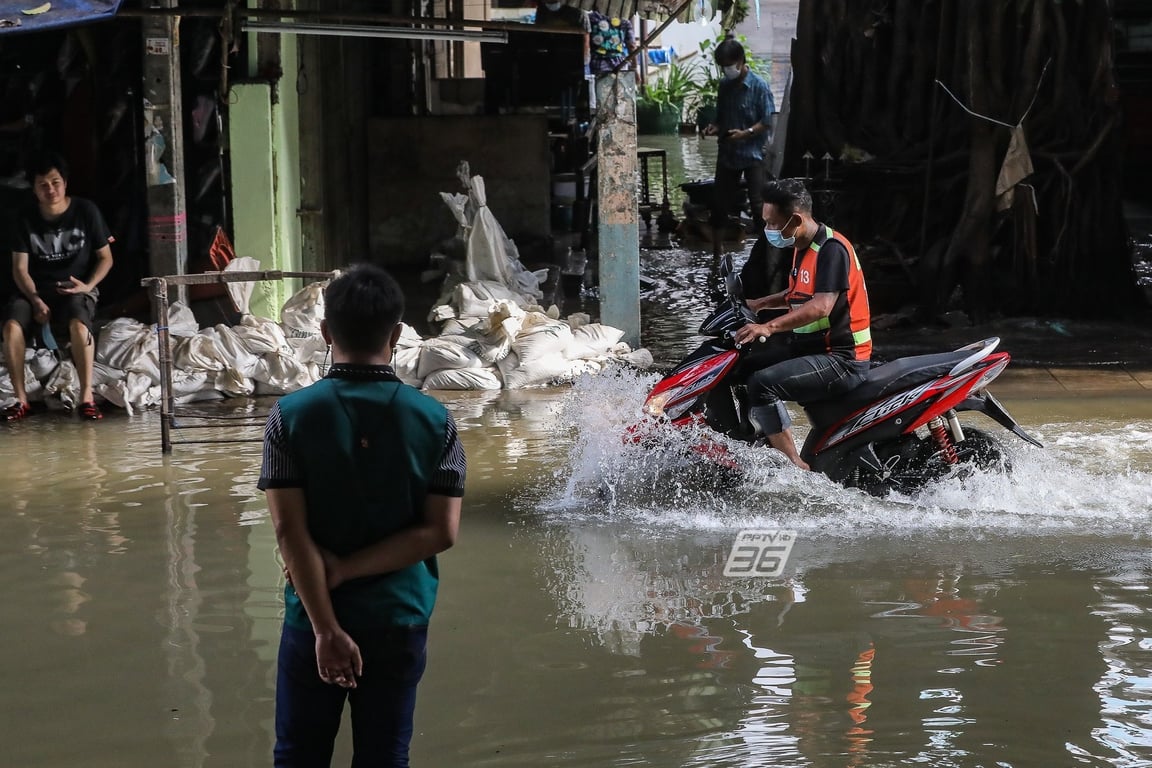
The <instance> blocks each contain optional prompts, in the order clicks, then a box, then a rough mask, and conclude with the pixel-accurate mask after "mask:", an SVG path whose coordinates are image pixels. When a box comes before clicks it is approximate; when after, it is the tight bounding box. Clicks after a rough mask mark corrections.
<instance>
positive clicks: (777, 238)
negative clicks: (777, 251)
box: [764, 225, 796, 248]
mask: <svg viewBox="0 0 1152 768" xmlns="http://www.w3.org/2000/svg"><path fill="white" fill-rule="evenodd" d="M785 226H787V225H785ZM764 237H765V238H767V239H768V245H770V246H772V247H773V248H788V247H790V246H791V245H792V244H793V243H795V242H796V235H792V237H784V230H782V229H765V230H764Z"/></svg>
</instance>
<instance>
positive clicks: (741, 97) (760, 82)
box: [704, 38, 776, 230]
mask: <svg viewBox="0 0 1152 768" xmlns="http://www.w3.org/2000/svg"><path fill="white" fill-rule="evenodd" d="M714 58H715V59H716V66H718V67H720V70H721V72H723V73H724V79H723V80H722V81H721V82H720V85H719V87H718V88H717V93H716V122H715V123H713V124H711V125H709V126H707V127H706V128H705V129H704V135H705V136H716V137H717V147H716V182H715V184H714V185H713V188H712V189H713V192H712V194H713V212H712V219H713V221H712V226H714V227H720V226H723V225H724V223H725V222H726V221H727V220H728V214H729V213H731V212H732V209H733V208H734V207H735V204H736V203H737V202H739V207H740V208H743V207H744V205H745V200H744V199H743V197H742V196H741V195H740V180H741V179H743V180H744V182H745V185H746V186H747V190H748V194H747V203H748V204H749V205H750V213H751V214H752V220H753V222H754V223H755V225H756V230H759V228H760V225H761V221H760V217H759V213H760V211H759V206H758V205H757V203H756V196H757V195H758V194H759V193H760V188H761V187H762V186H764V173H765V171H764V142H765V139H766V136H765V134H767V133H768V131H769V130H770V129H771V127H772V113H773V112H775V111H776V106H775V104H774V102H773V100H772V91H771V89H769V88H768V83H766V82H764V79H763V78H762V77H760V76H759V75H757V74H756V73H755V72H753V71H752V70H751V69H749V68H748V62H747V57H746V56H745V54H744V46H742V45H740V43H738V42H736V40H734V39H732V38H728V39H726V40H723V41H722V42H721V43H720V44H719V45H717V46H716V52H715V54H714ZM738 198H739V200H738Z"/></svg>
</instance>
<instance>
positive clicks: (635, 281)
mask: <svg viewBox="0 0 1152 768" xmlns="http://www.w3.org/2000/svg"><path fill="white" fill-rule="evenodd" d="M596 103H597V104H599V105H600V106H599V111H598V113H597V114H598V120H599V126H598V131H599V144H598V148H597V153H596V168H597V172H596V179H597V186H596V200H597V206H598V220H599V228H598V230H597V232H598V239H599V250H600V254H599V257H600V322H602V323H604V324H606V325H611V326H613V327H615V328H620V329H622V330H623V331H624V341H626V342H627V343H628V344H630V345H632V346H633V347H637V346H639V344H640V231H639V225H638V219H639V210H638V205H639V201H638V200H637V199H636V173H637V170H636V166H637V160H636V76H635V74H634V73H632V72H622V73H619V74H616V75H602V76H600V77H598V78H597V79H596Z"/></svg>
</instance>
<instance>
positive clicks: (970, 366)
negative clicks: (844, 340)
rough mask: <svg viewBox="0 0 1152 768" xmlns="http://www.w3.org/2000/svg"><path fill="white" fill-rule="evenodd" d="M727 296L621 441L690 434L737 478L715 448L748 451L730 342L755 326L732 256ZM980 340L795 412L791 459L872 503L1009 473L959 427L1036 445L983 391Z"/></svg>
mask: <svg viewBox="0 0 1152 768" xmlns="http://www.w3.org/2000/svg"><path fill="white" fill-rule="evenodd" d="M720 271H721V275H722V276H723V278H724V282H725V289H726V290H725V292H726V296H725V297H724V299H723V300H722V301H721V302H720V304H719V306H718V307H717V308H716V311H715V312H713V313H712V314H711V315H709V316H708V318H707V319H705V320H704V322H703V323H702V324H701V326H700V331H699V333H700V334H701V335H703V336H708V337H710V338H709V340H708V341H706V342H704V343H703V344H702V345H700V347H699V348H698V349H696V350H695V351H694V352H692V353H691V354H690V355H688V357H687V358H686V359H685V360H684V361H683V362H681V363H680V364H679V365H677V366H676V368H675V369H673V370H672V371H671V372H670V373H669V374H668V375H667V376H665V377H664V378H663V379H661V380H660V381H659V382H658V383H657V384H656V386H655V387H654V388H653V389H652V391H651V393H650V394H649V395H648V398H647V400H646V401H645V403H644V408H643V410H644V418H643V419H642V420H641V421H640V422H639V423H637V424H635V425H633V426H632V427H630V428H629V429H628V432H627V435H626V440H627V441H628V442H632V443H641V444H642V443H645V442H647V441H648V440H649V439H651V438H652V437H654V436H655V435H656V434H657V431H658V430H660V429H663V428H666V427H673V428H677V427H679V428H685V427H691V428H694V429H699V428H700V427H707V429H705V430H700V433H701V434H702V435H703V437H701V438H700V439H699V440H697V441H695V442H694V443H693V445H692V449H691V450H692V451H693V452H694V453H696V454H697V455H698V456H700V457H702V458H704V459H705V460H707V461H710V462H713V463H715V464H717V465H718V466H720V467H725V468H727V469H738V468H739V467H738V465H737V462H736V460H735V458H734V456H733V455H732V452H731V451H730V450H729V448H728V447H727V445H726V444H725V442H724V441H720V440H716V439H713V438H711V437H709V436H708V432H709V431H712V432H714V433H718V434H722V435H724V436H726V437H727V438H729V439H733V440H739V441H742V442H749V443H751V442H754V441H755V440H756V435H755V433H754V431H753V430H752V429H751V427H750V425H749V424H748V421H747V413H746V410H747V409H746V406H744V405H743V398H742V397H741V389H742V384H743V382H742V381H738V380H736V377H734V376H732V374H733V372H734V371H735V369H736V368H737V363H738V362H739V361H740V359H741V357H742V356H743V355H744V354H745V353H746V352H747V348H744V349H741V348H738V347H736V345H735V343H734V342H733V340H732V337H733V334H734V333H735V332H736V330H737V329H739V328H740V327H742V326H743V325H745V324H747V323H754V322H756V321H757V318H756V316H755V313H753V312H752V310H750V309H749V308H748V306H747V305H746V304H745V303H744V297H743V290H742V287H741V282H740V277H739V275H738V274H736V273H734V272H733V270H732V257H731V256H730V255H726V256H725V257H724V258H723V259H722V260H721V267H720ZM999 341H1000V340H999V339H998V338H989V339H985V340H984V341H979V342H976V343H974V344H969V345H968V346H965V347H961V348H960V349H957V350H956V351H954V352H943V353H940V354H932V355H917V356H915V357H905V358H900V359H898V360H895V361H893V362H890V363H885V364H883V365H878V366H876V367H875V368H872V369H871V370H870V371H869V373H868V378H867V379H866V380H865V381H864V383H863V384H861V385H860V386H859V387H857V388H856V389H854V390H852V391H851V392H849V393H848V394H847V395H845V396H842V397H840V398H837V399H834V400H821V401H816V402H805V403H800V406H801V407H802V408H803V409H804V412H805V414H806V415H807V417H808V421H809V424H810V425H811V429H810V431H809V433H808V437H807V439H806V440H805V441H804V447H803V448H802V449H801V451H800V456H801V457H802V458H803V459H804V460H805V461H806V462H808V465H809V466H810V467H811V468H812V469H813V470H814V471H817V472H822V473H823V474H825V475H827V476H828V477H829V478H831V479H832V480H834V481H836V482H838V483H841V484H843V485H846V486H848V487H855V488H863V489H865V490H866V491H868V492H870V493H874V494H885V493H887V492H889V491H892V490H896V491H900V492H904V493H911V492H914V491H916V490H917V489H919V488H921V487H923V486H924V485H925V484H926V483H929V482H931V481H933V480H937V479H940V478H943V477H945V476H947V475H949V474H950V473H953V472H955V471H956V470H958V469H965V468H966V467H972V466H975V467H979V468H982V469H991V468H1003V469H1007V468H1008V462H1007V460H1006V459H1005V456H1004V450H1003V448H1002V447H1001V446H1000V444H999V443H998V442H997V441H996V440H995V439H994V438H992V437H991V436H990V435H988V434H987V433H985V432H982V431H980V430H978V429H974V428H972V427H967V426H965V427H962V426H961V424H960V420H959V419H958V417H957V414H958V413H961V412H964V411H975V412H979V413H983V414H984V415H985V416H987V417H989V418H990V419H991V420H992V421H995V422H996V423H998V424H1000V425H1001V426H1002V427H1004V428H1005V429H1007V430H1008V431H1010V432H1012V433H1013V434H1015V435H1016V436H1017V437H1019V438H1020V439H1022V440H1025V441H1026V442H1029V443H1031V444H1032V445H1035V446H1037V447H1043V446H1042V445H1041V443H1040V442H1039V441H1038V440H1036V439H1035V438H1033V437H1032V436H1030V435H1029V434H1028V433H1026V432H1025V431H1024V430H1023V429H1021V428H1020V425H1019V424H1017V423H1016V421H1015V420H1014V419H1013V418H1012V416H1011V415H1010V414H1009V413H1008V411H1007V410H1005V409H1004V406H1002V405H1001V404H1000V402H999V401H998V400H997V399H996V398H995V397H993V396H992V393H991V392H989V391H988V385H989V384H991V383H992V381H993V380H995V378H996V377H997V376H999V375H1000V373H1001V372H1002V371H1003V370H1004V369H1005V368H1006V367H1007V366H1008V362H1009V360H1010V359H1011V358H1010V356H1009V355H1008V353H1006V352H996V351H995V349H996V346H997V344H999Z"/></svg>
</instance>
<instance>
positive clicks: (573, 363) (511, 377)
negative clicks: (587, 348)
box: [496, 352, 589, 389]
mask: <svg viewBox="0 0 1152 768" xmlns="http://www.w3.org/2000/svg"><path fill="white" fill-rule="evenodd" d="M496 367H497V368H498V369H499V370H500V376H501V378H502V379H503V380H504V386H505V387H507V388H508V389H524V388H525V387H542V386H545V385H547V384H552V383H556V382H563V381H571V380H572V379H573V378H575V377H576V376H578V375H580V374H581V373H584V372H586V371H587V370H589V368H588V364H587V362H586V361H584V360H569V359H567V358H566V357H564V355H563V354H562V353H560V352H554V353H552V354H549V355H545V356H542V357H538V358H536V359H535V360H533V361H532V362H531V363H529V364H525V363H523V362H522V361H521V360H520V358H519V356H518V355H517V354H516V353H515V352H511V353H509V354H508V356H507V357H505V358H504V359H503V360H501V361H499V362H498V363H496Z"/></svg>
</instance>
